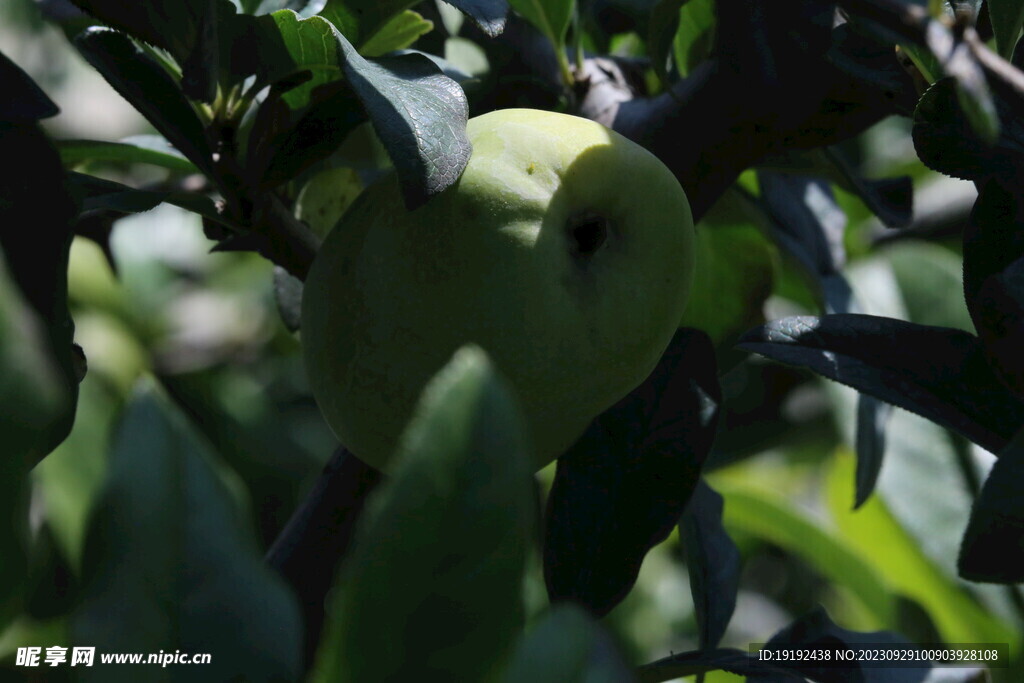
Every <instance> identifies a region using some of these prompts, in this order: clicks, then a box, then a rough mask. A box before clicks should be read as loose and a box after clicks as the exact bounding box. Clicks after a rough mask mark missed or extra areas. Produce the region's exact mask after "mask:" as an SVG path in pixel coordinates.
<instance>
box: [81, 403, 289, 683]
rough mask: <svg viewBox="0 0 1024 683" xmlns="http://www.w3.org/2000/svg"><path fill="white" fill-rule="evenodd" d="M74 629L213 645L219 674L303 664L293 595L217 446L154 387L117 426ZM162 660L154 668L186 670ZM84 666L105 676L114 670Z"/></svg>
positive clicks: (103, 641)
mask: <svg viewBox="0 0 1024 683" xmlns="http://www.w3.org/2000/svg"><path fill="white" fill-rule="evenodd" d="M71 632H72V642H73V643H75V644H81V645H89V646H95V647H96V648H97V649H98V650H101V651H106V652H120V651H134V652H158V651H160V650H162V651H164V652H173V651H175V650H178V649H180V650H181V651H183V652H190V653H195V652H209V653H211V654H213V658H212V662H211V664H209V665H206V666H204V670H203V673H202V676H203V677H206V678H209V679H210V680H230V679H232V678H243V679H245V680H254V681H280V680H296V679H297V678H298V677H299V675H300V664H301V662H300V660H301V638H302V635H301V632H300V621H299V613H298V608H297V605H296V603H295V599H294V597H293V596H292V595H291V594H290V593H289V592H288V590H287V589H286V587H285V586H284V584H283V583H282V581H281V579H280V578H279V577H277V576H276V575H275V574H274V573H273V572H272V571H271V570H270V569H268V568H267V567H266V566H265V565H264V564H263V562H262V560H261V558H260V555H259V552H258V550H257V548H256V545H255V543H254V542H253V538H252V536H251V533H250V530H249V529H248V528H247V525H245V524H242V522H241V519H240V515H239V511H238V510H237V509H235V508H234V507H233V505H232V502H231V498H230V496H229V494H228V492H227V490H226V488H225V487H224V485H223V484H222V483H221V481H220V480H219V479H218V477H217V475H216V473H215V471H214V469H213V467H212V466H211V460H210V453H209V451H208V447H207V446H206V445H205V444H204V443H203V442H202V441H200V440H199V439H198V437H197V436H196V435H195V434H194V433H193V432H192V430H191V429H190V427H189V425H188V424H187V422H186V421H185V420H184V418H183V417H182V416H180V415H179V414H178V413H175V412H173V411H172V410H171V408H170V407H169V405H167V404H166V402H165V401H164V400H163V399H162V398H161V397H159V396H158V395H157V394H156V393H155V391H154V390H152V389H148V390H146V391H144V392H140V393H139V394H138V395H137V396H136V397H135V398H134V400H133V401H132V402H131V403H130V405H129V406H128V408H127V409H126V411H125V414H124V416H123V417H122V420H121V424H120V426H119V428H118V430H117V433H116V435H115V438H114V441H113V445H112V452H111V462H110V471H109V474H108V479H107V482H106V486H105V489H104V491H103V493H102V494H101V496H100V498H99V501H98V503H97V505H96V507H95V509H94V511H93V514H92V519H91V521H90V526H89V532H88V536H87V540H86V548H85V553H84V557H83V561H82V598H81V603H80V605H79V607H78V609H77V610H76V612H75V614H74V616H73V618H72V622H71ZM158 671H160V673H159V674H156V675H158V676H161V677H160V678H157V679H154V680H183V677H187V676H188V674H186V673H185V672H183V671H181V670H178V671H175V670H173V669H170V668H168V669H162V670H158ZM82 675H83V678H82V680H86V681H93V680H95V681H106V680H109V676H110V672H109V671H106V670H105V669H103V668H101V667H96V668H91V669H85V670H83V673H82ZM192 675H193V676H195V675H196V674H192Z"/></svg>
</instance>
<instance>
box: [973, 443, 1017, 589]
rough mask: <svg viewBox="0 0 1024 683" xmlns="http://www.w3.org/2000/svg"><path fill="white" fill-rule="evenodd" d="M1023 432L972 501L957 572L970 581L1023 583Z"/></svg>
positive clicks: (1010, 445) (1009, 446) (995, 466)
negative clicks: (972, 506)
mask: <svg viewBox="0 0 1024 683" xmlns="http://www.w3.org/2000/svg"><path fill="white" fill-rule="evenodd" d="M1022 490H1024V432H1020V433H1018V434H1017V436H1016V437H1015V438H1014V439H1013V441H1011V442H1010V444H1009V445H1008V446H1007V447H1006V448H1005V449H1003V451H1002V452H1001V453H1000V454H999V459H998V460H996V463H995V465H993V467H992V470H991V471H990V472H989V475H988V478H987V479H986V480H985V485H984V486H982V488H981V493H980V494H978V498H977V499H976V500H975V501H974V508H973V509H972V510H971V517H970V521H968V523H967V531H966V532H965V533H964V538H963V543H962V545H961V547H960V556H959V561H958V569H959V571H960V576H962V577H964V578H965V579H968V580H969V581H987V582H992V583H1021V582H1024V498H1022V497H1021V491H1022Z"/></svg>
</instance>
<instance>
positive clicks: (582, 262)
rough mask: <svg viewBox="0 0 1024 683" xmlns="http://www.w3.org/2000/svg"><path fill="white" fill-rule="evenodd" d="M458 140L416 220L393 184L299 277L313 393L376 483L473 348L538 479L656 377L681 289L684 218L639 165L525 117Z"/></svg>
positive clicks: (681, 208) (353, 216)
mask: <svg viewBox="0 0 1024 683" xmlns="http://www.w3.org/2000/svg"><path fill="white" fill-rule="evenodd" d="M467 130H468V134H469V138H470V141H471V142H472V143H473V154H472V157H471V158H470V161H469V165H468V166H467V167H466V170H465V171H464V172H463V174H462V177H461V178H460V179H459V180H458V182H456V183H455V184H454V185H452V186H451V187H450V188H448V189H447V190H445V191H444V192H442V193H441V194H439V195H438V196H436V197H434V198H433V199H431V200H430V201H429V202H428V203H427V204H426V205H425V206H423V207H421V208H418V209H416V210H414V211H411V212H410V211H407V210H406V209H405V207H404V205H403V203H402V198H401V193H400V191H399V187H398V183H397V180H396V179H395V177H394V176H391V177H389V178H387V179H385V180H384V181H382V182H380V183H378V184H376V185H374V186H373V187H371V188H369V189H368V190H367V191H366V192H364V194H363V195H362V196H361V197H360V198H359V199H358V200H357V201H356V203H355V204H354V205H353V206H352V208H351V210H350V211H349V212H348V213H347V214H346V215H345V216H344V218H342V220H341V221H340V222H339V223H338V224H337V226H336V227H335V228H334V230H333V231H332V232H331V233H330V234H329V235H328V236H327V238H326V239H325V241H324V243H323V245H322V246H321V248H320V251H319V253H318V254H317V257H316V259H315V261H314V263H313V266H312V269H311V270H310V272H309V277H308V278H307V280H306V285H305V290H304V295H303V302H302V321H301V322H302V345H303V353H304V356H305V362H306V369H307V372H308V375H309V380H310V383H311V385H312V388H313V394H314V396H315V397H316V400H317V403H318V404H319V406H320V409H321V411H322V412H323V414H324V416H325V418H326V419H327V422H328V423H329V424H330V426H331V428H332V429H333V430H334V432H335V434H336V435H337V436H338V438H339V439H340V440H341V442H342V443H343V444H345V445H346V446H347V447H348V448H349V449H350V450H351V451H352V452H353V453H355V454H356V455H357V456H358V457H359V458H361V459H362V460H364V461H365V462H366V463H367V464H369V465H372V466H374V467H377V468H380V469H384V470H387V469H388V463H389V460H390V459H391V456H392V452H393V451H394V449H395V446H396V444H397V442H398V438H399V436H400V435H401V433H402V431H403V429H404V428H405V425H406V423H407V422H408V421H409V418H410V417H411V414H412V410H413V408H414V407H415V405H416V402H417V399H418V398H419V395H420V392H421V390H422V389H423V387H424V386H425V385H426V383H427V381H428V380H429V379H430V378H431V377H432V376H433V375H434V373H436V372H437V371H438V370H440V369H441V368H442V367H443V366H444V365H445V363H447V362H448V360H449V359H450V358H451V356H452V354H453V353H454V352H455V350H456V349H458V348H459V347H460V346H462V345H463V344H465V343H467V342H474V343H476V344H479V345H480V346H481V347H483V348H484V349H485V350H486V351H487V353H488V354H489V355H490V356H491V357H492V358H493V359H494V362H495V364H496V365H497V367H498V369H499V370H500V371H501V372H502V374H503V375H504V376H505V377H506V378H507V379H508V380H509V382H510V383H511V385H512V387H513V388H514V389H515V391H516V392H517V394H518V398H519V401H520V404H521V405H522V407H523V411H524V414H525V416H526V422H527V426H528V428H529V432H530V437H531V439H532V444H533V453H534V459H535V464H536V466H537V468H540V467H543V466H544V465H546V464H547V463H549V462H551V461H552V460H553V459H555V458H557V457H558V456H559V455H561V454H562V453H563V452H564V451H565V450H566V449H567V448H568V447H569V446H571V445H572V443H573V442H574V441H575V440H576V439H577V438H578V437H579V436H580V435H581V434H582V432H583V430H584V429H586V427H587V424H588V423H589V422H590V420H592V419H593V418H594V417H595V416H597V415H598V414H600V413H601V412H603V411H604V410H605V409H607V408H608V407H610V406H611V405H612V404H614V403H615V402H616V401H618V400H619V399H621V398H622V397H623V396H625V395H626V394H627V393H629V392H630V391H631V390H632V389H633V388H635V387H636V386H637V385H638V384H640V383H641V382H642V381H643V380H644V379H645V378H646V377H647V375H648V374H650V372H651V370H653V369H654V366H655V365H656V363H657V361H658V359H659V358H660V356H661V354H662V352H663V351H664V350H665V348H666V346H667V345H668V343H669V341H670V340H671V338H672V335H673V333H674V332H675V330H676V328H677V325H678V324H679V320H680V317H681V316H682V313H683V309H684V307H685V304H686V299H687V295H688V292H689V289H690V282H691V279H692V274H693V245H692V243H693V218H692V216H691V214H690V206H689V203H688V202H687V199H686V195H685V194H684V192H683V190H682V188H681V187H680V186H679V183H678V181H677V180H676V178H675V176H674V175H673V174H672V172H671V171H669V170H668V168H666V167H665V166H664V165H663V164H662V163H661V162H660V161H659V160H658V159H657V158H655V157H654V155H652V154H651V153H650V152H648V151H647V150H645V149H644V148H642V147H640V146H639V145H637V144H635V143H633V142H631V141H630V140H627V139H626V138H624V137H622V136H621V135H619V134H617V133H615V132H613V131H610V130H609V129H607V128H605V127H604V126H602V125H600V124H598V123H594V122H593V121H589V120H587V119H582V118H577V117H573V116H567V115H564V114H555V113H551V112H546V111H535V110H530V109H506V110H501V111H496V112H492V113H489V114H485V115H483V116H479V117H476V118H474V119H472V120H471V121H470V122H469V125H468V128H467Z"/></svg>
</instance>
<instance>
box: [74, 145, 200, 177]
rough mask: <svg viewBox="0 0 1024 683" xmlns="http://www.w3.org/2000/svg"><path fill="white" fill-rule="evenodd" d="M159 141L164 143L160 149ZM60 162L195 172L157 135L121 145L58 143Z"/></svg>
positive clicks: (185, 160)
mask: <svg viewBox="0 0 1024 683" xmlns="http://www.w3.org/2000/svg"><path fill="white" fill-rule="evenodd" d="M160 142H163V145H162V148H161V145H160ZM57 151H58V152H60V159H61V161H62V162H64V164H65V165H66V166H74V165H77V164H85V163H90V162H105V163H117V164H152V165H154V166H160V167H162V168H166V169H168V170H170V171H175V172H177V173H198V172H199V169H198V168H197V167H196V165H195V164H193V163H192V162H191V161H189V160H188V159H186V158H185V157H184V156H182V154H181V153H180V152H179V151H178V150H176V149H174V148H173V147H171V146H170V145H168V144H167V142H166V141H164V140H163V138H160V137H158V136H138V139H134V140H129V141H122V142H106V141H103V140H61V141H60V142H58V143H57Z"/></svg>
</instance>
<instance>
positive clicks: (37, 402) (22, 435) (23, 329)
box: [0, 253, 71, 519]
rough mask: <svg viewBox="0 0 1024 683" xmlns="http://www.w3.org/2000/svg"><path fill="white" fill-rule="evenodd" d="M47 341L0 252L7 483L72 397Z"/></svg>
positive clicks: (1, 434) (0, 433) (0, 462)
mask: <svg viewBox="0 0 1024 683" xmlns="http://www.w3.org/2000/svg"><path fill="white" fill-rule="evenodd" d="M48 346H49V345H48V344H47V342H46V330H45V327H44V326H43V323H42V321H41V320H40V319H39V317H38V316H37V314H36V312H35V311H34V310H33V309H32V308H31V307H30V306H29V305H28V304H27V302H26V301H25V299H24V297H23V296H22V293H21V291H20V290H19V289H18V287H17V285H15V284H14V282H13V281H12V280H11V279H10V278H9V277H8V275H7V267H6V265H5V264H4V260H3V258H2V253H0V443H2V444H3V454H2V456H0V474H2V476H0V479H3V480H5V481H8V482H10V483H14V482H16V481H20V480H23V479H24V477H25V475H26V474H27V473H28V471H29V470H30V469H31V468H32V467H33V466H34V465H35V464H36V463H37V462H38V461H39V459H40V458H41V457H42V456H43V455H45V454H46V452H48V450H49V449H51V448H52V447H53V445H54V444H50V443H49V442H50V440H51V439H50V432H51V431H52V429H53V427H54V424H55V423H58V422H60V421H62V420H63V419H64V415H65V414H66V413H67V410H68V406H69V403H70V400H71V397H70V396H69V394H68V391H67V387H66V386H65V385H64V383H63V381H62V380H61V376H60V371H59V369H58V367H57V364H56V362H55V361H54V359H53V357H52V356H51V355H50V353H49V348H48ZM12 480H13V481H12ZM5 519H6V518H5Z"/></svg>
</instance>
